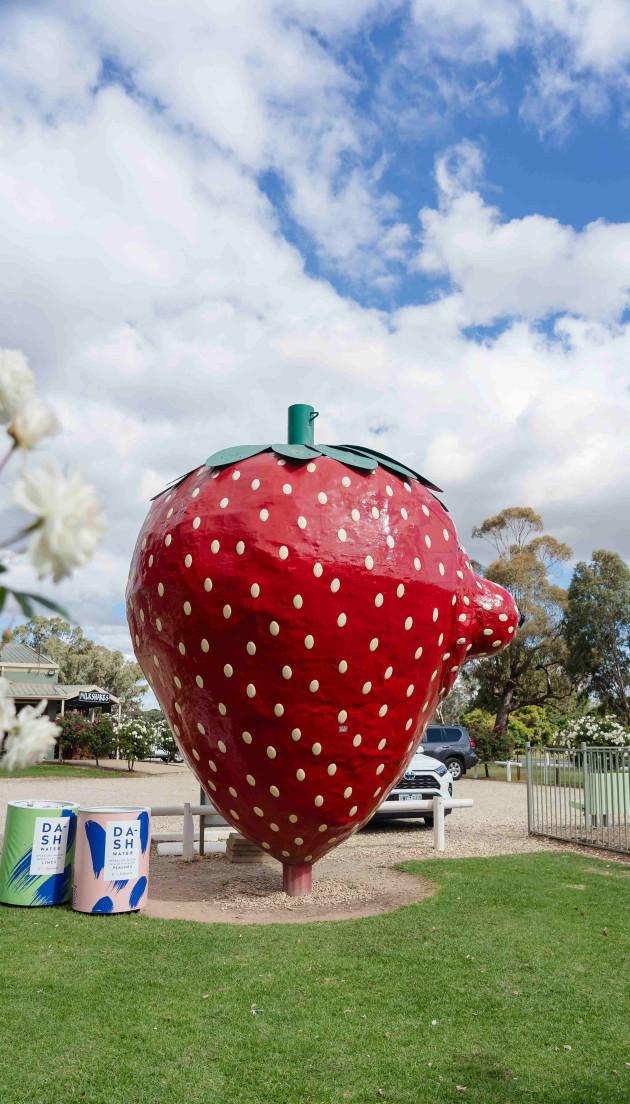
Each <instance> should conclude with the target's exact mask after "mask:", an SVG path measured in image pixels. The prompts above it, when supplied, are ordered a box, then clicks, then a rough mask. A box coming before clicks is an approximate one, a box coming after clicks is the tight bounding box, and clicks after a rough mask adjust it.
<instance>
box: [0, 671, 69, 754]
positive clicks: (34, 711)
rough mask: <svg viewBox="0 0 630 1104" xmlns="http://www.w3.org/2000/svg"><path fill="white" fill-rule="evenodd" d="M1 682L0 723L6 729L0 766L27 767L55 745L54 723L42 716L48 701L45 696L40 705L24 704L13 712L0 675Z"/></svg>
mask: <svg viewBox="0 0 630 1104" xmlns="http://www.w3.org/2000/svg"><path fill="white" fill-rule="evenodd" d="M0 683H1V684H3V685H1V686H0V724H1V725H2V727H3V734H4V732H6V733H7V735H6V738H5V741H4V754H3V756H2V758H1V759H0V766H2V767H3V768H4V769H5V770H10V771H11V770H17V769H18V768H19V767H30V766H31V765H32V764H33V763H39V761H40V759H43V757H44V755H45V754H46V752H47V751H50V750H51V749H52V748H53V747H54V746H55V740H56V739H57V726H56V725H55V724H53V723H52V721H49V719H48V717H43V716H42V713H43V712H44V710H45V709H46V704H47V703H46V699H45V698H44V699H43V700H42V701H40V703H39V705H25V706H24V708H23V709H21V710H20V712H19V713H17V714H16V712H15V705H14V703H13V701H12V699H11V698H9V697H8V696H7V687H8V683H7V681H6V679H0Z"/></svg>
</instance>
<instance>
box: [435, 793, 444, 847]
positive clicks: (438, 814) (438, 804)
mask: <svg viewBox="0 0 630 1104" xmlns="http://www.w3.org/2000/svg"><path fill="white" fill-rule="evenodd" d="M433 846H434V848H435V850H436V851H444V849H445V848H446V835H445V832H444V798H443V797H442V796H441V794H436V795H435V797H434V798H433Z"/></svg>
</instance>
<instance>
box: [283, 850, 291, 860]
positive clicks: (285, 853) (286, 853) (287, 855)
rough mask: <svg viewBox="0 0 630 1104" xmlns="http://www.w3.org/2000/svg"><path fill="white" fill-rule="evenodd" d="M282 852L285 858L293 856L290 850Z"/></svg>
mask: <svg viewBox="0 0 630 1104" xmlns="http://www.w3.org/2000/svg"><path fill="white" fill-rule="evenodd" d="M282 854H283V855H284V857H285V859H289V858H290V857H291V852H290V851H283V852H282Z"/></svg>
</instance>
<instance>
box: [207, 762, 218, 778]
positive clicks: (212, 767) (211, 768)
mask: <svg viewBox="0 0 630 1104" xmlns="http://www.w3.org/2000/svg"><path fill="white" fill-rule="evenodd" d="M208 764H209V766H210V770H213V771H214V772H215V774H216V770H217V765H216V763H215V762H214V760H213V759H208Z"/></svg>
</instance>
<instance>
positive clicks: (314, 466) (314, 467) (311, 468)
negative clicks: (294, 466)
mask: <svg viewBox="0 0 630 1104" xmlns="http://www.w3.org/2000/svg"><path fill="white" fill-rule="evenodd" d="M306 470H307V471H309V472H314V471H317V464H312V463H311V464H307V465H306Z"/></svg>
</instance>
